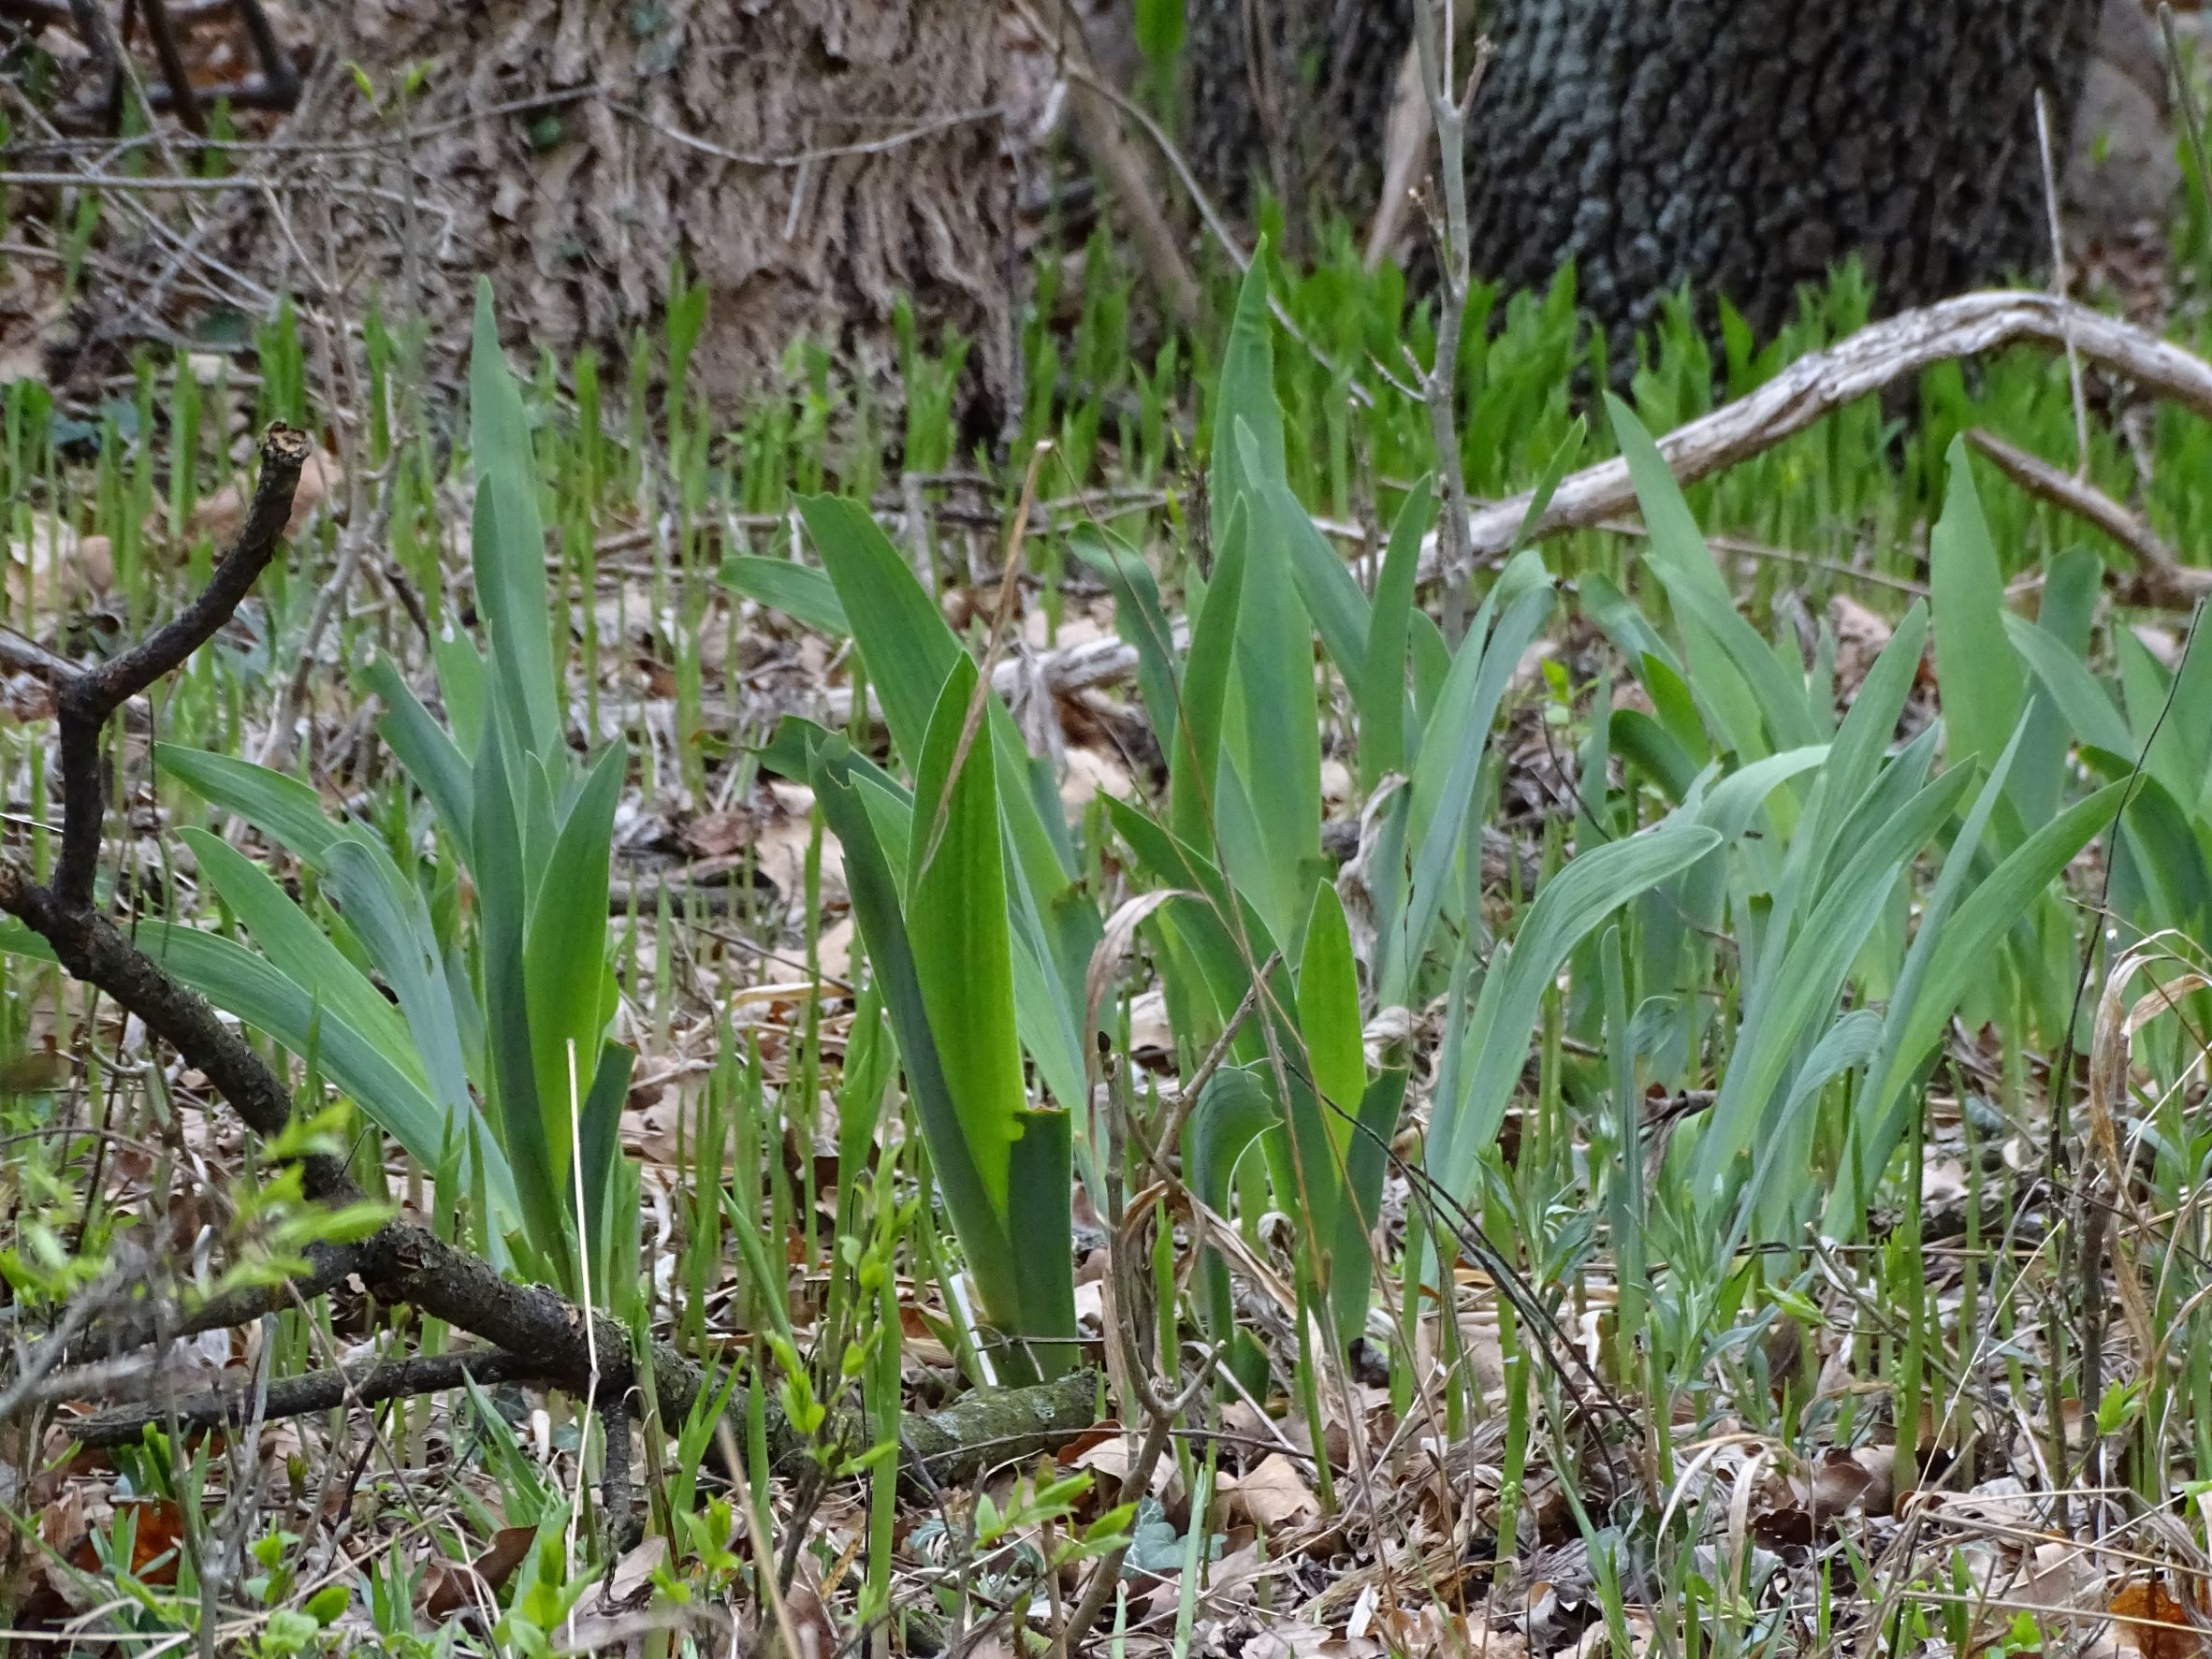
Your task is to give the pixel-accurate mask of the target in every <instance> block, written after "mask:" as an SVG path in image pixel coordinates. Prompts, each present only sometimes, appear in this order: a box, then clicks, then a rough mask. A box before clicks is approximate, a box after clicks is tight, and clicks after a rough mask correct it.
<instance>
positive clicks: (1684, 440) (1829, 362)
mask: <svg viewBox="0 0 2212 1659" xmlns="http://www.w3.org/2000/svg"><path fill="white" fill-rule="evenodd" d="M2069 329H2071V330H2072V332H2073V335H2074V344H2075V347H2076V348H2077V349H2078V350H2079V351H2080V353H2081V355H2082V357H2084V358H2086V359H2088V361H2090V362H2093V363H2096V364H2099V365H2101V366H2102V367H2103V368H2104V369H2106V370H2108V371H2111V372H2113V373H2116V374H2120V375H2124V376H2126V377H2127V378H2128V379H2130V380H2132V381H2133V382H2134V383H2135V385H2136V386H2138V387H2140V388H2141V389H2143V390H2144V391H2147V392H2150V393H2154V394H2156V395H2157V396H2159V397H2162V398H2168V399H2171V400H2173V401H2175V402H2176V403H2179V404H2180V405H2181V406H2182V407H2183V408H2185V409H2188V410H2190V411H2191V412H2192V413H2193V414H2196V415H2201V416H2203V417H2204V418H2205V419H2207V420H2212V363H2207V362H2206V361H2205V359H2204V358H2202V357H2198V356H2197V355H2196V354H2195V353H2194V352H2191V351H2189V350H2188V349H2186V348H2185V347H2182V346H2178V345H2175V344H2173V343H2172V342H2168V341H2164V340H2161V339H2160V338H2159V337H2158V336H2157V335H2155V334H2152V333H2149V332H2148V331H2147V330H2145V329H2142V328H2138V327H2134V326H2133V325H2132V324H2129V323H2124V322H2121V321H2120V320H2119V319H2118V318H2117V317H2108V316H2105V315H2104V314H2103V313H2100V312H2095V311H2091V310H2089V309H2088V307H2087V306H2083V305H2078V304H2075V303H2074V302H2073V301H2071V300H2063V299H2056V298H2052V297H2051V296H2050V295H2048V294H2030V293H2025V292H2019V291H2013V290H1999V291H1995V292H1991V293H1986V294H1968V295H1964V296H1962V297H1961V298H1957V299H1946V300H1943V302H1941V303H1940V304H1937V305H1930V306H1926V307H1923V308H1922V309H1920V310H1918V311H1909V312H1902V313H1899V314H1898V315H1896V316H1894V317H1890V318H1888V319H1886V320H1885V321H1883V322H1879V323H1873V324H1870V325H1869V326H1868V327H1864V328H1862V329H1860V330H1859V331H1858V332H1857V333H1856V334H1854V335H1852V336H1850V337H1849V338H1848V339H1846V340H1842V341H1840V342H1837V343H1836V344H1834V345H1832V346H1830V347H1828V349H1827V350H1826V351H1821V352H1814V353H1813V354H1812V356H1810V357H1800V358H1798V359H1797V362H1795V363H1793V364H1791V365H1790V366H1789V367H1788V368H1786V369H1784V370H1783V371H1782V372H1781V373H1780V374H1778V375H1776V376H1775V377H1774V379H1772V380H1770V381H1768V383H1767V384H1766V385H1765V386H1761V387H1759V388H1758V389H1757V390H1756V391H1754V392H1751V393H1749V394H1747V395H1746V396H1744V397H1742V398H1739V399H1738V400H1736V401H1735V402H1733V403H1729V404H1726V405H1725V406H1724V407H1722V408H1719V409H1716V410H1714V411H1713V412H1712V413H1711V414H1710V415H1701V416H1699V417H1698V418H1697V419H1695V420H1694V421H1691V422H1689V423H1688V424H1686V425H1684V426H1681V427H1677V428H1676V429H1674V430H1673V431H1671V432H1669V433H1668V434H1667V435H1666V437H1664V438H1662V439H1660V440H1659V453H1660V454H1661V455H1663V456H1665V457H1666V463H1667V465H1668V467H1669V468H1670V469H1671V470H1672V471H1673V473H1674V475H1675V477H1676V478H1677V479H1678V480H1679V481H1681V483H1683V484H1695V483H1696V482H1697V481H1698V480H1700V479H1703V478H1710V477H1711V476H1712V475H1713V474H1714V473H1723V472H1725V471H1726V470H1727V469H1728V468H1730V467H1733V466H1736V465H1738V464H1739V463H1740V462H1743V461H1747V460H1750V459H1752V458H1754V457H1755V456H1759V455H1763V454H1765V453H1766V452H1767V451H1768V450H1769V449H1771V448H1773V447H1774V446H1775V445H1776V444H1780V443H1782V442H1783V440H1784V439H1786V438H1792V437H1795V436H1796V435H1797V433H1799V432H1801V431H1803V430H1805V429H1807V428H1808V427H1811V426H1812V425H1813V424H1815V423H1816V422H1818V421H1819V420H1821V419H1822V418H1823V417H1825V416H1826V415H1833V414H1834V413H1835V412H1836V411H1838V410H1839V409H1842V408H1844V407H1846V406H1847V405H1849V404H1852V403H1855V402H1856V401H1857V400H1859V399H1861V398H1865V397H1870V396H1871V395H1872V394H1874V393H1876V392H1879V391H1881V390H1882V389H1883V388H1884V387H1885V386H1890V385H1891V384H1893V383H1895V382H1897V381H1899V380H1902V379H1904V378H1905V377H1906V376H1907V375H1911V374H1917V373H1919V372H1920V371H1923V370H1925V369H1929V368H1932V367H1933V366H1934V365H1936V364H1938V363H1943V362H1949V361H1951V360H1953V359H1955V358H1958V357H1974V356H1976V355H1978V354H1980V353H1982V352H1988V351H1996V350H1998V349H2000V348H2001V347H2003V346H2007V345H2016V344H2030V345H2041V346H2045V347H2048V348H2050V349H2052V350H2063V349H2064V348H2065V344H2066V337H2067V333H2068V330H2069ZM1994 458H1995V457H1994V456H1992V459H1994ZM1530 499H1531V498H1530V496H1529V495H1527V494H1525V493H1524V494H1521V495H1517V496H1513V497H1511V498H1510V499H1508V500H1506V501H1502V502H1492V504H1490V505H1489V506H1485V507H1479V508H1477V509H1476V511H1475V513H1474V516H1473V517H1472V518H1471V519H1470V520H1469V522H1468V526H1467V532H1468V533H1467V549H1468V550H1467V558H1468V559H1469V560H1471V561H1472V564H1473V567H1474V568H1480V567H1482V566H1485V565H1492V564H1496V563H1497V562H1498V561H1499V560H1502V559H1504V558H1505V557H1506V554H1507V553H1508V552H1510V551H1511V550H1512V548H1513V545H1514V538H1515V536H1516V535H1517V534H1518V533H1519V531H1520V530H1521V519H1522V518H1523V517H1525V516H1526V515H1527V513H1528V507H1529V502H1530ZM2059 504H2066V503H2064V502H2060V503H2059ZM1636 510H1637V501H1636V490H1635V488H1634V487H1633V486H1632V485H1631V484H1630V483H1629V481H1628V463H1627V462H1625V461H1623V460H1618V459H1615V460H1609V461H1601V462H1599V463H1598V464H1597V465H1595V466H1593V467H1585V468H1583V469H1582V470H1581V471H1580V472H1579V473H1569V474H1568V475H1567V476H1566V477H1564V478H1563V479H1561V480H1560V483H1559V488H1558V489H1557V490H1555V491H1554V492H1553V493H1552V497H1551V501H1550V505H1548V506H1547V507H1546V508H1545V509H1544V511H1543V513H1542V514H1541V515H1539V516H1538V517H1537V519H1536V522H1535V524H1534V525H1533V526H1531V527H1530V531H1529V536H1528V539H1529V541H1531V542H1532V543H1533V542H1541V541H1548V540H1550V538H1551V537H1553V536H1557V535H1564V534H1565V533H1566V532H1567V531H1575V530H1590V529H1594V528H1595V527H1597V526H1599V525H1601V524H1603V523H1604V522H1605V521H1606V520H1607V519H1609V518H1614V517H1620V516H1621V515H1623V514H1631V513H1634V512H1635V511H1636ZM1715 545H1716V546H1719V545H1721V544H1720V543H1719V541H1718V539H1717V538H1716V539H1715ZM2131 546H2132V544H2131ZM1451 574H1452V573H1451V570H1450V568H1449V560H1448V558H1447V556H1446V555H1445V553H1444V551H1443V549H1442V547H1441V546H1440V543H1439V538H1438V535H1437V533H1436V532H1434V531H1432V532H1431V533H1430V535H1429V536H1428V537H1427V539H1426V540H1424V541H1423V543H1422V545H1421V559H1420V579H1421V581H1422V582H1423V583H1424V584H1431V585H1433V584H1434V583H1436V582H1438V581H1442V580H1445V579H1447V578H1448V576H1449V575H1451ZM2175 575H2176V581H2177V583H2178V585H2167V586H2161V585H2160V584H2158V583H2151V584H2147V585H2145V584H2138V585H2137V586H2135V587H2132V588H2131V589H2127V590H2126V594H2125V602H2126V603H2128V604H2147V605H2172V606H2176V607H2177V608H2184V609H2186V608H2187V607H2188V605H2189V604H2191V603H2193V601H2194V598H2195V595H2196V594H2197V593H2199V592H2203V591H2205V590H2206V588H2212V573H2198V572H2195V571H2193V570H2191V568H2190V566H2187V565H2179V564H2176V567H2175ZM2200 582H2202V583H2204V584H2205V587H2200V586H2198V584H2199V583H2200ZM1173 626H1174V630H1175V637H1176V641H1177V643H1178V644H1181V643H1182V640H1183V638H1184V637H1185V630H1186V624H1185V622H1184V621H1183V619H1182V618H1176V619H1175V622H1174V624H1173ZM1136 671H1137V649H1136V648H1135V647H1134V646H1131V645H1128V644H1125V643H1124V642H1123V641H1121V640H1118V639H1095V640H1086V641H1084V643H1083V644H1082V645H1079V646H1070V647H1068V648H1064V649H1061V650H1056V651H1040V652H1037V653H1036V654H1035V655H1033V656H1031V657H1028V658H1027V659H1026V660H1025V661H1022V662H1001V663H1000V664H999V665H998V672H997V676H996V677H995V678H994V684H995V685H996V686H997V690H998V691H999V692H1000V693H1001V694H1007V693H1010V692H1011V691H1012V690H1013V689H1014V688H1015V686H1016V685H1017V684H1018V682H1019V680H1020V678H1021V677H1022V676H1024V675H1026V674H1034V675H1037V676H1038V677H1040V678H1041V680H1042V681H1043V683H1044V685H1045V687H1046V688H1047V689H1048V690H1049V691H1053V692H1054V693H1055V694H1056V695H1061V696H1066V695H1069V694H1071V693H1073V692H1075V691H1084V690H1087V689H1088V688H1090V687H1093V686H1101V685H1108V684H1112V683H1113V682H1115V681H1118V680H1123V679H1127V678H1128V677H1130V676H1131V675H1133V674H1135V673H1136ZM830 707H831V709H832V711H833V713H834V714H837V715H838V716H839V718H842V713H843V712H847V711H849V709H850V701H849V700H848V701H847V702H845V703H842V704H840V703H839V702H837V698H836V696H835V694H833V696H832V699H831V704H830Z"/></svg>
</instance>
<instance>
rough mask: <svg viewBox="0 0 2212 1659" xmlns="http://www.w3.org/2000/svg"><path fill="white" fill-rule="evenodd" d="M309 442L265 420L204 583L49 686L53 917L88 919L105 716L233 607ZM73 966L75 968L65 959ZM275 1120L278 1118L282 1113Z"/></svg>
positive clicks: (272, 535) (295, 482) (287, 499)
mask: <svg viewBox="0 0 2212 1659" xmlns="http://www.w3.org/2000/svg"><path fill="white" fill-rule="evenodd" d="M310 449H311V445H310V443H309V440H308V436H307V434H306V433H305V432H302V431H299V430H297V429H294V428H292V427H288V426H285V425H284V424H283V423H282V422H281V421H280V422H278V423H276V424H274V425H272V426H271V427H270V428H269V432H268V434H267V435H266V436H265V437H264V438H263V439H262V440H261V475H260V477H259V478H258V479H257V480H256V481H255V486H254V504H253V505H252V507H251V508H249V509H248V510H247V513H246V521H245V523H244V525H243V526H241V527H240V531H239V536H238V541H237V543H236V544H235V545H233V546H232V547H231V549H230V551H229V552H228V553H226V554H225V555H224V556H223V562H222V563H221V564H219V565H217V566H216V567H215V574H214V575H212V576H211V577H210V578H209V580H208V585H207V588H206V589H205V590H204V591H202V592H201V593H200V595H199V597H198V598H196V599H195V600H194V601H193V602H192V603H191V604H188V605H186V606H185V607H184V609H183V610H182V612H180V613H179V614H178V615H177V616H176V617H174V618H171V619H170V620H169V621H168V622H167V623H166V624H164V625H163V626H162V627H161V628H158V629H156V630H155V631H154V632H153V633H150V634H148V635H147V636H146V637H145V638H144V639H142V640H140V641H139V642H138V644H137V645H135V646H133V647H132V648H130V649H129V650H127V651H124V653H123V654H122V655H120V656H117V657H112V658H109V660H108V661H107V662H103V663H101V664H100V665H99V666H98V667H96V668H91V669H87V670H85V671H84V672H83V673H81V674H77V675H73V676H71V677H69V678H68V679H66V680H65V681H63V682H62V683H61V685H60V686H59V687H58V688H57V689H56V691H55V695H54V704H55V709H56V712H57V713H58V714H59V716H60V720H61V763H62V846H61V854H60V857H59V858H58V859H57V860H56V862H55V866H54V880H53V888H52V891H51V894H50V895H47V896H48V897H50V898H51V900H52V901H53V914H54V916H55V917H56V919H61V918H62V917H64V916H65V915H72V914H75V913H78V912H81V913H82V919H83V920H85V921H91V920H93V918H92V916H91V914H90V911H91V907H92V895H93V872H94V869H95V867H96V866H97V865H98V863H99V857H100V826H101V821H102V819H103V818H104V816H105V809H106V808H105V803H106V791H105V789H104V788H103V787H102V783H101V779H100V732H101V729H102V728H103V727H105V726H106V725H107V723H108V717H109V715H111V714H113V713H114V712H115V711H116V709H118V708H120V707H121V706H123V705H124V703H125V702H127V701H128V700H129V699H131V698H132V697H135V696H137V695H138V693H139V692H140V691H144V690H146V688H147V687H149V686H151V685H152V684H153V682H154V681H155V680H157V679H160V678H163V677H165V676H167V675H169V674H172V673H174V672H175V671H176V670H177V669H178V668H179V667H180V666H182V663H183V662H184V659H185V658H187V657H189V656H191V655H192V653H193V652H194V651H196V650H197V649H199V648H200V647H201V646H203V645H205V644H206V643H207V642H208V641H209V640H211V639H212V638H213V637H214V635H215V631H216V630H217V629H219V628H221V627H222V626H223V624H224V623H226V622H227V621H229V620H230V618H231V617H232V616H234V615H235V614H236V613H237V611H238V607H239V605H240V603H241V602H242V601H243V600H244V599H245V597H246V594H247V593H248V592H249V591H250V590H251V589H252V588H253V586H254V584H255V581H256V580H258V579H259V577H260V575H261V573H262V571H263V570H265V569H267V568H268V565H269V560H271V559H272V558H274V557H275V556H276V550H277V543H278V541H279V539H280V538H281V537H282V536H283V534H284V521H285V519H286V518H287V517H289V515H290V514H291V511H292V497H293V494H294V492H295V491H296V490H297V489H298V488H299V470H300V468H302V467H303V466H305V465H306V464H307V458H308V455H309V453H310ZM5 902H6V901H5V899H0V903H5ZM8 908H9V909H11V910H12V909H13V908H14V907H13V906H12V905H11V906H8ZM19 913H20V912H19ZM23 920H24V921H26V922H30V923H31V924H32V925H33V926H34V927H36V926H37V925H38V924H37V923H36V921H34V920H33V919H32V918H31V917H30V916H28V915H25V916H24V917H23ZM39 931H40V932H41V933H43V932H45V931H46V930H45V929H44V928H39ZM52 942H53V944H54V948H55V949H56V950H57V951H58V950H60V949H61V944H60V941H59V940H54V941H52ZM126 948H127V947H126ZM133 954H136V952H133ZM70 971H71V972H73V973H74V972H76V969H75V968H73V967H72V968H70ZM79 977H80V978H84V977H86V976H84V975H81V974H80V975H79ZM126 1006H127V1005H126ZM148 1023H149V1024H151V1023H152V1022H151V1021H149V1022H148ZM164 1035H167V1033H164ZM217 1086H218V1087H220V1086H221V1084H218V1085H217ZM226 1093H227V1091H226ZM288 1105H289V1102H288V1101H287V1107H288ZM240 1110H241V1111H243V1110H244V1108H243V1107H242V1106H241V1107H240ZM248 1121H249V1122H251V1121H252V1120H251V1118H249V1120H248ZM277 1127H278V1128H282V1127H283V1125H282V1122H281V1120H280V1121H279V1122H278V1126H277ZM254 1128H255V1129H256V1130H258V1131H259V1132H261V1133H263V1134H269V1133H274V1132H275V1131H274V1130H270V1129H263V1128H261V1126H260V1125H259V1124H255V1125H254Z"/></svg>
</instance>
